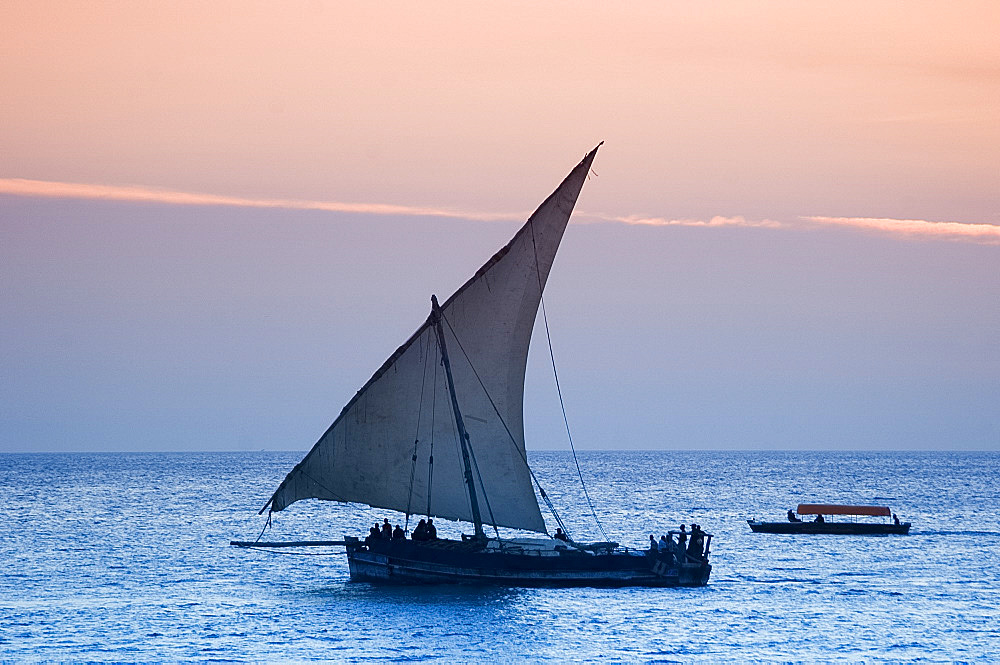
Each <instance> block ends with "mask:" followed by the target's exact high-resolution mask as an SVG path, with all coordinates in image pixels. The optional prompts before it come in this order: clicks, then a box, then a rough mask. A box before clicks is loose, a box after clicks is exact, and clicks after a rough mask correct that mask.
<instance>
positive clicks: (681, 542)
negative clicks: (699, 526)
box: [677, 524, 688, 563]
mask: <svg viewBox="0 0 1000 665" xmlns="http://www.w3.org/2000/svg"><path fill="white" fill-rule="evenodd" d="M685 529H686V527H685V526H684V525H683V524H681V532H680V533H679V534H677V561H679V562H681V563H683V562H684V561H685V560H686V559H685V558H684V552H685V551H687V539H688V534H687V531H685Z"/></svg>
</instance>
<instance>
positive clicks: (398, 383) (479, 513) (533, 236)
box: [233, 145, 711, 586]
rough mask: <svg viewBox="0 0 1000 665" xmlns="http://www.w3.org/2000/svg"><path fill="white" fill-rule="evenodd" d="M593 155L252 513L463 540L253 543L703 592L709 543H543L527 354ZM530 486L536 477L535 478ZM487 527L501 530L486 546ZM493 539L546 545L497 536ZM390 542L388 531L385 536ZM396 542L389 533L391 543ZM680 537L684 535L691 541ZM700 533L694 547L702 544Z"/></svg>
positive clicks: (428, 577)
mask: <svg viewBox="0 0 1000 665" xmlns="http://www.w3.org/2000/svg"><path fill="white" fill-rule="evenodd" d="M598 148H600V145H598V146H597V147H596V148H594V149H593V150H592V151H590V152H589V153H588V154H587V155H586V156H585V157H584V158H583V160H582V161H581V162H580V163H579V164H578V165H577V166H576V167H575V168H574V169H573V170H572V171H571V172H570V173H569V175H568V176H567V177H566V179H565V180H563V182H562V184H560V185H559V187H557V188H556V190H555V191H554V192H553V193H552V194H551V195H550V196H549V197H548V198H547V199H546V200H545V201H544V202H543V203H542V204H541V206H539V208H538V209H537V210H536V211H535V212H534V214H532V215H531V216H530V217H529V218H528V220H527V222H526V223H525V224H524V225H523V226H522V227H521V228H520V230H518V232H517V233H516V234H514V237H513V238H512V239H511V241H510V242H509V243H507V245H505V246H504V247H503V248H501V249H500V251H498V252H497V253H496V254H495V255H494V256H493V257H492V258H491V259H490V260H489V261H487V262H486V263H485V264H484V265H483V266H482V267H481V268H480V269H479V270H478V271H476V273H475V274H474V275H473V276H472V277H471V278H470V279H469V280H468V281H467V282H466V283H465V284H463V285H462V287H461V288H459V289H458V290H457V291H456V292H455V293H454V294H452V296H451V297H450V298H448V299H447V300H445V301H444V302H443V303H439V302H438V300H437V298H436V297H435V296H431V311H430V314H429V316H428V317H427V319H426V321H424V322H423V324H422V325H420V327H419V328H417V330H416V332H414V333H413V334H412V335H411V336H410V338H409V339H408V340H406V342H405V343H404V344H403V345H402V346H400V347H399V348H398V349H397V350H396V351H395V353H393V354H392V355H391V356H390V357H389V359H388V360H386V361H385V362H384V363H383V364H382V366H381V367H379V369H378V370H377V371H376V372H375V374H374V375H372V377H371V378H370V379H369V380H368V382H367V383H365V385H364V386H362V388H361V389H360V390H359V391H358V392H357V394H356V395H355V396H354V397H353V398H352V399H351V400H350V401H349V402H348V403H347V405H346V406H344V408H343V410H342V411H341V412H340V415H339V416H338V417H337V419H336V420H335V421H334V422H333V424H332V425H330V427H329V428H328V429H327V430H326V432H324V433H323V435H322V436H321V437H320V438H319V441H317V442H316V444H315V445H314V446H313V447H312V449H311V450H310V451H309V453H308V454H307V455H306V456H305V457H304V458H303V459H302V460H301V461H300V462H299V463H298V464H297V465H296V466H295V467H294V468H293V469H292V470H291V471H290V472H289V473H288V475H287V476H286V477H285V479H284V480H283V481H282V483H281V484H280V485H279V486H278V488H277V490H276V491H275V492H274V494H273V495H272V496H271V498H270V499H269V500H268V501H267V503H266V504H265V505H264V507H263V508H262V509H261V511H260V512H261V514H263V513H264V512H265V511H269V513H268V518H269V520H270V517H271V515H270V513H272V512H277V511H281V510H285V509H286V508H288V507H289V506H290V505H292V504H293V503H295V502H296V501H300V500H302V499H322V500H328V501H339V502H352V503H361V504H367V505H369V506H372V507H375V508H383V509H388V510H394V511H399V512H404V513H405V514H406V516H407V519H409V517H410V515H413V514H425V515H426V516H427V517H428V518H429V519H430V518H434V517H437V518H445V519H449V520H458V521H462V522H468V523H471V524H472V526H473V529H474V532H473V533H472V534H471V535H464V536H463V537H462V539H461V540H451V539H444V538H436V537H433V538H429V539H428V538H426V537H424V538H422V539H420V540H414V539H411V538H406V537H405V534H404V537H396V538H392V537H383V536H382V534H379V533H377V532H376V530H374V529H373V530H372V532H371V533H370V534H369V537H368V538H366V539H364V540H362V539H360V538H356V537H350V536H348V537H345V539H344V540H343V541H306V542H301V541H300V542H296V543H260V542H256V543H247V542H233V544H234V545H243V546H257V547H259V546H285V545H296V546H303V545H309V544H322V545H330V544H341V545H344V546H345V548H346V550H347V559H348V564H349V568H350V575H351V578H352V579H354V580H367V581H376V582H397V583H410V582H434V583H448V582H460V583H462V582H464V583H499V584H505V585H511V586H537V585H549V584H558V585H588V586H596V585H609V586H625V585H643V586H678V585H686V586H697V585H704V584H706V583H707V581H708V577H709V574H710V572H711V565H710V564H709V563H708V554H709V552H708V550H709V548H710V543H711V535H709V534H704V533H703V532H700V531H699V533H698V534H697V537H698V538H699V541H698V543H697V548H692V547H690V545H689V546H688V547H687V548H685V547H684V546H683V545H681V546H680V547H678V546H676V545H672V546H671V547H670V548H664V550H663V551H662V552H661V551H656V550H653V549H650V550H646V549H639V550H636V549H630V548H624V547H620V546H619V545H618V543H614V542H600V543H589V544H581V543H576V542H574V541H573V540H571V539H570V538H569V537H568V534H566V533H564V530H565V524H563V522H562V520H561V519H559V517H558V514H557V513H555V510H554V508H553V507H552V505H551V502H550V501H549V499H548V497H547V495H546V494H545V492H544V491H543V490H542V489H541V487H540V486H539V494H540V496H541V497H542V499H543V500H544V501H545V502H546V504H548V506H549V507H550V508H552V510H553V514H554V516H555V518H556V520H557V521H558V522H559V524H560V528H559V529H558V530H557V534H556V535H557V537H555V538H553V537H549V536H548V530H547V528H546V525H545V521H544V519H543V518H542V514H541V510H540V507H539V504H538V500H537V498H536V495H535V491H534V488H533V485H532V481H533V480H536V479H535V478H534V474H533V473H532V471H531V468H530V466H529V465H528V461H527V456H526V453H525V444H524V424H523V395H524V377H525V368H526V365H527V357H528V345H529V342H530V340H531V332H532V328H533V326H534V322H535V317H536V314H537V312H538V307H539V303H540V302H541V297H542V290H543V288H544V286H545V282H546V279H547V277H548V275H549V270H550V269H551V267H552V263H553V260H554V258H555V255H556V250H557V249H558V248H559V243H560V241H561V240H562V236H563V232H564V231H565V229H566V225H567V223H568V222H569V218H570V215H571V213H572V211H573V208H574V206H575V205H576V201H577V197H578V196H579V194H580V190H581V189H582V187H583V183H584V181H585V180H586V178H587V176H588V174H589V173H590V168H591V164H592V162H593V160H594V157H595V155H596V154H597V150H598ZM536 484H537V480H536ZM486 527H489V528H490V529H492V530H493V531H494V532H495V536H488V535H487V532H486ZM499 527H507V528H510V529H517V530H521V531H529V532H535V533H537V534H542V535H545V537H544V538H542V537H537V538H501V537H500V533H499ZM386 535H387V536H388V534H386ZM398 535H399V534H397V536H398ZM686 536H687V534H685V537H686ZM695 537H696V536H695V534H692V537H691V540H692V541H695Z"/></svg>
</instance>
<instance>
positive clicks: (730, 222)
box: [0, 178, 1000, 245]
mask: <svg viewBox="0 0 1000 665" xmlns="http://www.w3.org/2000/svg"><path fill="white" fill-rule="evenodd" d="M0 194H12V195H16V196H40V197H53V198H71V199H100V200H107V201H124V202H141V203H164V204H169V205H199V206H234V207H244V208H284V209H290V210H325V211H329V212H347V213H356V214H367V215H406V216H413V217H446V218H451V219H469V220H476V221H520V220H523V219H524V218H525V217H526V216H527V213H488V212H477V211H472V210H457V209H453V208H445V207H425V206H405V205H393V204H387V203H352V202H344V201H305V200H299V199H274V198H262V199H256V198H244V197H238V196H223V195H219V194H200V193H196V192H180V191H175V190H169V189H158V188H155V187H140V186H121V185H94V184H85V183H72V182H53V181H47V180H28V179H25V178H0ZM575 219H576V220H578V221H582V222H595V223H609V222H610V223H615V224H628V225H630V226H687V227H701V228H725V227H741V228H766V229H803V228H815V227H817V226H839V227H844V228H851V229H857V230H862V231H877V232H881V233H888V234H893V235H900V236H907V237H911V238H928V239H940V240H953V241H965V242H974V243H978V244H985V245H1000V225H995V224H980V223H965V222H932V221H927V220H922V219H887V218H874V217H822V216H809V217H801V218H800V219H799V220H797V221H794V222H779V221H774V220H770V219H761V220H752V219H746V218H745V217H743V216H740V215H737V216H733V217H723V216H720V215H716V216H714V217H711V218H709V219H693V218H685V219H675V218H669V217H655V216H650V215H617V216H616V215H606V214H600V213H586V212H582V211H581V212H578V213H577V215H576V217H575Z"/></svg>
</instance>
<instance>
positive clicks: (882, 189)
mask: <svg viewBox="0 0 1000 665" xmlns="http://www.w3.org/2000/svg"><path fill="white" fill-rule="evenodd" d="M618 4H619V3H607V2H573V3H569V2H551V3H529V2H524V3H518V2H508V3H489V4H486V3H458V2H455V3H436V2H432V3H403V2H382V3H374V4H372V3H338V2H291V3H263V2H262V3H254V2H239V3H235V2H234V3H224V2H218V3H195V2H191V3H186V2H175V3H136V2H120V3H116V2H106V3H96V4H95V3H88V2H72V1H66V2H44V1H39V2H27V1H25V2H21V1H16V0H15V1H12V2H5V3H2V4H0V91H2V94H0V100H2V103H0V452H32V451H64V450H65V451H72V450H86V451H133V450H135V451H161V450H260V449H268V450H286V449H287V450H306V449H308V448H309V447H310V446H311V445H312V444H313V443H314V442H315V440H316V439H317V438H318V437H319V435H320V434H321V433H322V432H323V431H324V430H325V428H326V427H327V426H328V425H329V423H330V422H331V421H332V420H333V418H334V417H335V416H336V415H337V414H338V413H339V412H340V409H341V407H342V406H343V405H344V404H345V403H346V402H347V400H348V399H350V398H351V397H352V396H353V395H354V393H355V391H356V390H357V389H358V388H359V387H360V386H361V385H362V384H364V382H365V381H366V380H367V379H368V377H369V376H370V375H371V374H372V372H374V370H375V369H376V368H377V367H378V366H379V365H381V363H382V362H383V360H385V358H386V357H388V355H389V354H391V353H392V351H393V350H395V349H396V347H397V346H398V345H399V344H400V343H402V342H403V341H404V340H405V339H406V337H407V336H408V335H409V334H410V333H411V332H413V330H414V329H416V327H417V326H419V325H420V324H421V323H422V322H423V320H424V319H425V318H426V316H427V313H428V311H429V299H430V294H431V293H436V294H437V295H438V297H439V298H442V299H443V298H446V297H447V296H448V295H450V294H451V293H452V292H453V291H454V290H455V289H456V288H457V287H458V286H460V285H461V284H462V283H463V282H464V281H465V280H466V279H467V278H468V277H469V276H470V275H472V273H473V272H475V270H476V269H477V268H478V267H479V266H480V265H481V264H482V263H484V262H485V261H486V260H487V259H488V258H489V257H490V256H491V255H492V254H493V252H495V251H496V249H497V248H499V247H500V246H501V245H503V244H504V243H505V242H506V241H507V240H508V239H509V237H510V236H511V235H512V234H513V233H514V231H516V229H517V228H518V227H519V226H520V224H521V223H523V221H524V219H525V218H526V217H527V215H528V214H530V212H531V211H532V210H533V209H534V208H535V207H536V206H537V205H538V204H539V203H540V202H541V201H542V200H543V199H544V198H545V197H546V196H547V195H548V194H549V193H550V192H551V191H552V190H553V189H554V188H555V187H556V185H558V183H559V182H560V181H561V179H562V178H563V177H564V176H565V175H566V173H568V172H569V170H570V169H571V168H572V167H573V166H574V165H575V164H576V163H577V162H578V161H579V159H580V158H581V157H582V156H583V155H584V154H585V153H586V152H587V151H588V150H589V149H591V148H592V147H593V146H595V145H597V144H598V143H599V142H600V141H604V142H605V143H604V145H603V147H602V148H601V150H600V151H599V153H598V156H597V160H596V161H595V164H594V170H593V172H592V175H591V178H590V179H589V181H588V182H587V183H586V185H585V186H584V190H583V193H582V195H581V197H580V201H579V203H578V206H577V213H576V214H575V216H574V218H573V221H572V223H571V224H570V227H569V229H568V230H567V233H566V237H565V239H564V242H563V246H562V248H561V250H560V254H559V256H558V257H557V259H556V263H555V266H554V269H553V272H552V275H551V277H550V281H549V284H548V286H547V289H546V308H547V313H548V317H549V323H550V326H551V330H552V338H553V344H554V351H555V356H556V361H557V363H558V369H559V378H560V380H561V383H562V390H563V395H564V397H565V398H566V407H567V413H568V416H569V421H570V424H571V426H572V429H573V438H574V441H575V443H576V444H577V446H578V447H579V448H583V449H617V448H621V449H639V448H642V449H657V448H662V449H685V450H692V449H693V450H700V449H823V450H836V449H846V450H899V449H931V450H1000V345H998V339H1000V306H998V304H1000V40H997V38H996V35H997V34H998V33H1000V6H998V5H997V4H996V3H995V2H878V1H876V2H871V1H866V2H850V1H838V2H809V3H802V2H792V1H788V2H769V1H760V2H717V3H680V2H642V1H640V2H634V3H628V4H627V5H623V6H618ZM539 327H540V326H537V325H536V335H535V338H534V341H533V346H532V351H531V354H530V357H529V368H528V378H527V384H526V400H525V427H526V438H527V445H528V447H529V448H533V449H565V448H566V447H567V443H566V435H565V432H564V430H563V423H562V416H561V413H560V412H559V405H558V399H557V397H556V394H555V388H554V385H553V381H552V370H551V367H550V366H549V365H548V362H549V361H548V354H547V348H546V346H545V339H544V337H539V335H538V333H539Z"/></svg>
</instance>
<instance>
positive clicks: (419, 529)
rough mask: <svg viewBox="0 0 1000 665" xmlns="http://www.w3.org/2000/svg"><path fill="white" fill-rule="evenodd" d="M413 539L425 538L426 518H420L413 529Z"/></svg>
mask: <svg viewBox="0 0 1000 665" xmlns="http://www.w3.org/2000/svg"><path fill="white" fill-rule="evenodd" d="M412 538H413V540H418V541H419V540H427V520H420V522H418V523H417V526H416V528H415V529H413V536H412Z"/></svg>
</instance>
